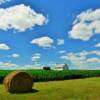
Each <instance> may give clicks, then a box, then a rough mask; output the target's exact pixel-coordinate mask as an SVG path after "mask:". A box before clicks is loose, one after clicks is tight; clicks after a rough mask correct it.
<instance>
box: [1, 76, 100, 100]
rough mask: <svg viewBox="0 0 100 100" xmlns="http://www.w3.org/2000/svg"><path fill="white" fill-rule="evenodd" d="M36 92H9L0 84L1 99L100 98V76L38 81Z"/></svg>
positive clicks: (88, 99) (55, 99)
mask: <svg viewBox="0 0 100 100" xmlns="http://www.w3.org/2000/svg"><path fill="white" fill-rule="evenodd" d="M33 89H36V90H37V91H36V92H33V93H27V94H10V93H7V92H6V91H5V89H4V87H3V85H0V100H100V78H87V79H77V80H66V81H53V82H37V83H35V84H34V87H33Z"/></svg>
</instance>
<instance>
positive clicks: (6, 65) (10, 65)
mask: <svg viewBox="0 0 100 100" xmlns="http://www.w3.org/2000/svg"><path fill="white" fill-rule="evenodd" d="M15 67H17V65H16V64H13V63H10V62H0V69H9V68H15Z"/></svg>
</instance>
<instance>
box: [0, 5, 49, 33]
mask: <svg viewBox="0 0 100 100" xmlns="http://www.w3.org/2000/svg"><path fill="white" fill-rule="evenodd" d="M46 20H47V19H46V17H45V16H44V15H43V14H41V13H37V12H35V11H34V10H33V9H32V8H30V6H26V5H24V4H20V5H15V6H12V7H9V8H0V29H1V30H8V29H15V30H17V31H20V32H23V31H25V30H27V29H31V28H33V27H34V26H36V25H39V26H41V25H43V24H44V23H45V22H46Z"/></svg>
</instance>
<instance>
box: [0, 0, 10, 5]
mask: <svg viewBox="0 0 100 100" xmlns="http://www.w3.org/2000/svg"><path fill="white" fill-rule="evenodd" d="M9 1H11V0H0V4H2V3H5V2H9Z"/></svg>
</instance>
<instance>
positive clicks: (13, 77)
mask: <svg viewBox="0 0 100 100" xmlns="http://www.w3.org/2000/svg"><path fill="white" fill-rule="evenodd" d="M3 83H4V86H5V88H6V90H7V91H8V92H11V93H22V92H31V90H32V86H33V80H32V77H31V76H30V75H29V74H27V73H26V72H22V71H14V72H11V73H10V74H8V75H7V76H6V77H5V79H4V81H3Z"/></svg>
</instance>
